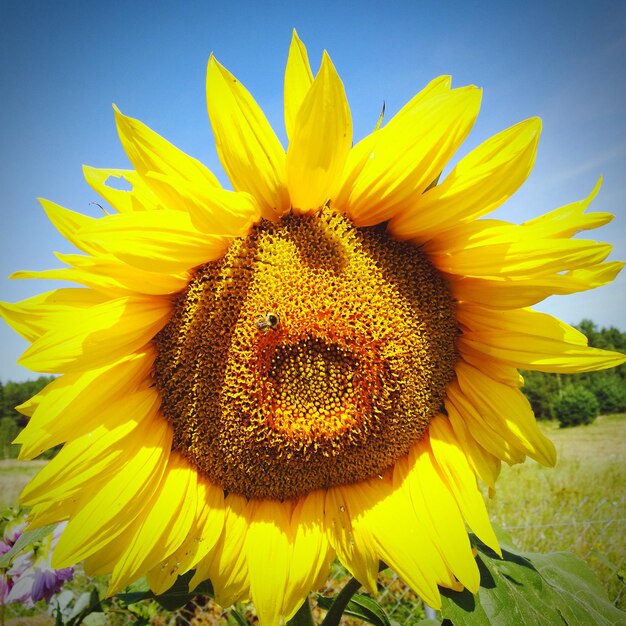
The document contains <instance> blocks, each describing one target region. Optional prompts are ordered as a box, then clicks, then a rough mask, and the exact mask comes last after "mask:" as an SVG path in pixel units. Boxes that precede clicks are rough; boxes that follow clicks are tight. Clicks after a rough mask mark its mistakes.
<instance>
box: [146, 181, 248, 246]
mask: <svg viewBox="0 0 626 626" xmlns="http://www.w3.org/2000/svg"><path fill="white" fill-rule="evenodd" d="M149 178H150V180H151V182H152V183H153V185H154V186H155V187H156V188H158V189H159V190H160V193H161V194H162V195H169V196H170V197H171V200H170V203H169V204H168V208H172V209H179V210H184V211H187V212H188V213H189V215H190V217H191V221H192V222H193V224H194V226H195V227H196V228H197V229H198V230H200V231H203V232H206V233H209V234H211V235H232V236H239V235H245V234H246V233H247V232H248V230H249V228H250V227H251V226H252V224H254V223H255V222H257V221H258V220H259V218H260V210H259V206H258V204H257V201H256V200H255V199H254V197H252V196H251V195H250V194H249V193H245V192H242V191H228V190H226V189H221V188H219V187H207V186H206V185H205V186H200V185H197V184H195V183H193V182H185V181H183V180H182V179H180V178H177V177H175V176H168V177H162V176H158V175H152V174H150V175H149Z"/></svg>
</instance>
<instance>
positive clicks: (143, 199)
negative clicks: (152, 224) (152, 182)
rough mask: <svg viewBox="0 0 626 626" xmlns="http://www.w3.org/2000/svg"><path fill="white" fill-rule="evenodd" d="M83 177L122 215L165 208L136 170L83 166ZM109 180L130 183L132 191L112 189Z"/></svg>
mask: <svg viewBox="0 0 626 626" xmlns="http://www.w3.org/2000/svg"><path fill="white" fill-rule="evenodd" d="M83 176H84V177H85V180H86V181H87V183H88V184H89V186H90V187H91V188H92V189H94V190H95V191H97V192H98V193H99V194H100V195H101V196H102V197H103V198H104V199H105V200H106V201H107V202H108V203H109V204H110V205H111V206H112V207H113V208H114V209H115V210H117V211H119V212H120V213H129V212H131V211H153V210H155V209H162V208H165V207H164V206H163V205H162V204H161V201H160V200H159V198H157V196H155V195H154V193H153V192H152V191H151V190H150V188H149V187H147V186H146V185H145V184H144V183H143V182H142V180H141V178H140V176H139V174H137V172H135V170H120V169H99V168H95V167H89V166H88V165H83ZM109 178H117V179H122V180H124V181H126V182H127V183H129V184H130V185H131V187H132V189H131V190H130V191H125V190H124V189H115V188H114V187H110V186H109V185H107V184H106V183H107V181H108V180H109Z"/></svg>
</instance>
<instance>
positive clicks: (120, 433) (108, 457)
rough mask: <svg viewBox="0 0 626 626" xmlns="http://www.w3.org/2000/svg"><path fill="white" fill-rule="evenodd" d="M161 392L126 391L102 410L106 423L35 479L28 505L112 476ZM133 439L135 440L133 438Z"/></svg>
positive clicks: (75, 442)
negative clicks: (137, 429) (135, 432)
mask: <svg viewBox="0 0 626 626" xmlns="http://www.w3.org/2000/svg"><path fill="white" fill-rule="evenodd" d="M159 403H160V399H159V395H158V394H157V393H156V392H155V391H154V390H152V389H147V390H143V391H139V392H136V393H134V394H126V395H125V396H124V399H123V400H121V401H119V400H118V401H117V402H114V403H113V404H110V405H109V406H107V407H106V408H105V409H104V410H102V409H101V410H100V411H99V417H100V419H101V421H102V424H101V425H99V426H97V425H94V426H93V427H92V429H91V430H90V432H88V433H87V434H84V435H82V436H79V437H77V438H74V437H72V441H71V442H70V443H68V444H66V445H65V446H64V447H63V449H62V450H61V451H60V452H59V453H58V454H57V455H56V456H55V457H54V458H53V459H52V460H51V461H50V462H49V463H48V464H47V465H46V466H45V467H43V468H42V469H41V470H40V471H39V473H38V474H37V475H36V476H35V478H33V480H31V481H30V482H29V483H28V485H26V487H25V488H24V490H23V491H22V494H21V495H20V502H22V503H23V504H25V505H27V506H32V505H34V504H39V503H42V502H46V501H54V500H66V499H68V498H70V497H72V496H73V495H74V494H77V493H80V491H81V490H82V489H84V488H85V487H87V488H89V482H90V481H91V480H92V479H93V478H95V477H98V478H100V477H102V476H103V475H107V476H110V475H111V474H112V470H111V468H113V467H115V468H117V469H119V465H120V462H121V463H124V462H126V446H127V445H128V441H129V439H128V437H129V434H130V433H132V432H133V431H134V430H135V429H136V428H137V427H138V426H139V424H142V423H143V422H145V420H147V419H149V418H150V416H154V415H155V414H156V413H157V411H158V408H159ZM130 441H132V439H130Z"/></svg>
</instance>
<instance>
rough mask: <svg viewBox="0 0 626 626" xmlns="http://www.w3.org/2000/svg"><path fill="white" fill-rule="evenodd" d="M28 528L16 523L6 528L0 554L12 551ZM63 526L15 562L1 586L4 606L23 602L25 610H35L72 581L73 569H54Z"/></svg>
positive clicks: (14, 560) (0, 545) (20, 522)
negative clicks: (54, 558)
mask: <svg viewBox="0 0 626 626" xmlns="http://www.w3.org/2000/svg"><path fill="white" fill-rule="evenodd" d="M26 525H27V523H26V521H21V520H19V521H17V520H16V521H15V522H14V523H13V524H11V525H10V526H7V527H6V528H5V531H4V541H3V542H0V554H1V553H3V552H8V550H10V549H11V547H12V546H13V544H14V543H15V542H16V541H17V539H18V537H19V536H20V535H21V533H22V532H23V531H24V529H25V527H26ZM64 526H65V524H60V525H59V526H57V528H55V530H54V532H53V533H51V534H50V535H48V536H47V537H45V538H44V539H42V540H40V541H38V542H36V543H35V544H34V545H33V546H31V549H30V550H28V551H27V552H23V553H21V554H19V555H18V556H17V557H16V558H15V559H13V562H12V564H11V567H10V569H9V570H7V572H6V576H4V577H3V579H2V581H1V582H0V597H1V598H3V600H4V602H6V603H8V602H20V603H22V604H24V605H25V606H32V605H33V604H34V603H35V602H38V601H39V600H45V601H46V602H50V599H51V598H52V596H53V595H54V594H55V593H57V592H58V591H60V590H61V587H62V586H63V583H64V582H65V581H68V580H71V579H72V577H73V576H74V570H73V568H71V567H66V568H64V569H60V570H55V569H54V568H53V567H52V565H51V560H52V552H53V550H54V546H55V545H56V543H57V541H58V538H59V536H60V534H61V531H62V530H63V527H64Z"/></svg>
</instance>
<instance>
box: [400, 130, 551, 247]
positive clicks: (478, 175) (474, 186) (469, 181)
mask: <svg viewBox="0 0 626 626" xmlns="http://www.w3.org/2000/svg"><path fill="white" fill-rule="evenodd" d="M540 131H541V120H540V119H539V118H531V119H529V120H526V121H524V122H520V123H519V124H516V125H515V126H513V127H511V128H509V129H507V130H505V131H503V132H501V133H498V134H497V135H494V136H493V137H491V138H490V139H488V140H487V141H485V142H484V143H482V144H481V145H480V146H478V147H477V148H475V149H474V150H472V151H471V152H470V153H469V154H468V155H467V156H466V157H464V158H463V159H461V161H459V163H458V165H457V166H456V167H455V168H454V169H453V170H452V172H450V174H449V175H448V176H447V177H446V179H445V180H444V181H443V182H442V183H440V184H438V185H436V186H435V187H432V188H431V189H429V190H428V191H426V192H425V193H423V194H422V195H421V196H417V197H416V198H415V199H414V202H413V203H412V204H411V205H410V206H408V207H406V208H405V209H403V210H402V211H400V212H399V213H398V214H397V215H396V216H395V217H394V218H393V220H392V221H391V223H390V224H389V230H390V232H391V233H392V234H393V235H394V236H395V237H398V238H401V239H412V240H415V241H420V242H421V241H427V240H428V239H429V237H430V236H432V234H434V233H436V232H438V231H441V230H445V229H446V228H448V227H450V226H454V225H455V224H457V223H458V222H459V221H469V220H473V219H476V218H478V217H480V216H482V215H486V214H487V213H489V212H491V211H493V210H494V209H496V208H497V207H498V206H500V205H501V204H502V203H503V202H504V201H505V200H507V199H508V198H509V197H511V196H512V195H513V194H514V193H515V191H517V189H518V188H519V187H520V186H521V184H522V183H523V182H524V181H525V180H526V178H527V177H528V175H529V174H530V171H531V169H532V167H533V164H534V162H535V156H536V152H537V143H538V141H539V133H540Z"/></svg>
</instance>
